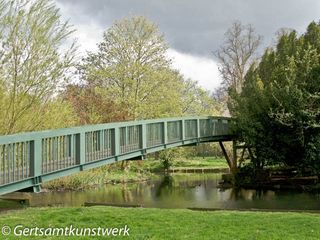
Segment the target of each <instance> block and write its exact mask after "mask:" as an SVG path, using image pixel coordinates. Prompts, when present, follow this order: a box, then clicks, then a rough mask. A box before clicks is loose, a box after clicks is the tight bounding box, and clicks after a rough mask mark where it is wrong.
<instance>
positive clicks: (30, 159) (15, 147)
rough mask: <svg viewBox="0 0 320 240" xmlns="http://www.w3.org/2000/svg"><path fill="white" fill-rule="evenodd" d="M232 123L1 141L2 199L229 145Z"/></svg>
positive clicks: (97, 128)
mask: <svg viewBox="0 0 320 240" xmlns="http://www.w3.org/2000/svg"><path fill="white" fill-rule="evenodd" d="M229 121H231V119H230V118H226V117H214V116H200V117H198V116H186V117H178V118H177V117H175V118H160V119H151V120H139V121H127V122H117V123H106V124H96V125H84V126H78V127H71V128H63V129H53V130H46V131H38V132H25V133H18V134H13V135H5V136H0V195H1V194H3V193H6V192H10V191H16V190H18V189H23V188H26V187H30V186H39V184H40V183H41V182H43V181H48V180H51V179H54V178H57V177H61V176H65V175H69V174H71V173H75V172H78V171H82V170H85V169H89V168H93V167H97V166H102V165H104V164H109V163H112V162H115V161H121V160H125V159H131V158H135V157H139V156H145V155H146V154H148V153H151V152H155V151H159V150H162V149H165V148H168V147H176V146H183V145H190V144H197V143H199V142H202V141H213V140H217V139H226V138H228V136H231V133H230V131H229Z"/></svg>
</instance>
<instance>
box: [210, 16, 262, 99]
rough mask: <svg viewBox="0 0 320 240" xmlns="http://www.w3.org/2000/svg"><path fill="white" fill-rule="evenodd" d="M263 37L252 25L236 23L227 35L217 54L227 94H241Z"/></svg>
mask: <svg viewBox="0 0 320 240" xmlns="http://www.w3.org/2000/svg"><path fill="white" fill-rule="evenodd" d="M260 42H261V36H259V35H257V34H256V32H255V30H254V28H253V27H252V26H251V25H246V26H245V25H242V24H241V23H240V22H234V23H233V24H232V26H231V28H229V29H228V30H227V32H226V33H225V41H224V43H223V45H222V46H221V47H220V49H219V50H218V51H217V52H216V54H215V55H216V57H217V59H218V61H219V71H220V74H221V76H222V79H223V82H222V84H223V89H224V91H225V92H226V93H228V92H229V91H234V92H235V93H237V94H240V93H241V91H242V87H243V83H244V77H245V75H246V73H247V71H248V69H249V67H250V65H251V64H252V62H253V61H254V60H255V53H256V51H257V49H258V47H259V45H260Z"/></svg>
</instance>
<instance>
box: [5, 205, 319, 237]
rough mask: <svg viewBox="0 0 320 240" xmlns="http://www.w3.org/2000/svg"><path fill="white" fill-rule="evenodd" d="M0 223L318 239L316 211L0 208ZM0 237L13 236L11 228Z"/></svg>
mask: <svg viewBox="0 0 320 240" xmlns="http://www.w3.org/2000/svg"><path fill="white" fill-rule="evenodd" d="M0 216H1V218H0V227H1V228H2V227H3V226H5V225H7V226H10V227H11V228H12V229H13V227H14V226H16V225H18V224H23V225H24V226H29V227H39V228H48V227H64V228H65V227H67V226H70V225H73V227H79V228H80V227H83V228H90V227H91V228H92V227H101V228H107V227H109V228H110V227H124V226H125V225H127V226H128V227H129V228H130V230H129V237H121V236H120V237H119V236H118V237H102V236H100V237H91V238H90V237H83V238H79V237H65V238H63V237H47V238H43V237H21V238H19V239H108V238H116V239H219V240H221V239H245V240H248V239H259V240H260V239H281V240H284V239H297V240H302V239H304V240H305V239H319V238H320V227H319V226H320V215H318V214H310V213H285V212H281V213H272V212H236V211H217V212H198V211H191V210H185V209H172V210H171V209H140V208H113V207H90V208H28V209H25V210H19V211H11V212H8V213H2V214H0ZM0 234H1V233H0ZM0 239H17V238H16V237H15V236H13V234H10V235H9V236H8V237H4V236H0Z"/></svg>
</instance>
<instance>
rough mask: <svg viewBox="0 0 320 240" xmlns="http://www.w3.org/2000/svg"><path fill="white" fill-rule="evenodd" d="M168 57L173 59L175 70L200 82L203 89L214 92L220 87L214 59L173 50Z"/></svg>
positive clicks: (169, 51) (170, 50)
mask: <svg viewBox="0 0 320 240" xmlns="http://www.w3.org/2000/svg"><path fill="white" fill-rule="evenodd" d="M168 56H169V57H170V58H171V59H172V61H173V67H174V68H175V69H177V70H179V71H180V73H182V74H183V75H184V76H185V77H186V78H191V79H193V80H196V81H198V83H199V85H200V86H202V87H203V88H205V89H207V90H210V91H213V90H214V89H215V88H217V87H218V86H219V85H220V83H221V77H220V75H219V71H218V65H217V63H216V62H215V61H214V60H213V59H210V58H207V57H199V56H194V55H191V54H187V53H182V52H178V51H177V50H174V49H172V48H171V49H169V50H168Z"/></svg>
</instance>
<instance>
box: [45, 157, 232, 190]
mask: <svg viewBox="0 0 320 240" xmlns="http://www.w3.org/2000/svg"><path fill="white" fill-rule="evenodd" d="M227 167H228V165H227V163H226V161H225V160H224V159H220V158H213V157H205V158H200V157H195V158H192V159H185V158H179V159H175V160H173V165H172V168H179V169H181V168H227ZM161 170H162V165H161V162H160V160H154V159H148V160H144V161H130V162H129V164H128V166H127V167H126V169H125V170H121V162H120V163H116V164H110V165H106V166H103V167H100V168H96V169H91V170H88V171H84V172H80V173H77V174H74V175H71V176H67V177H63V178H59V179H56V180H53V181H50V182H47V183H44V184H43V187H44V188H47V189H54V190H58V189H65V190H81V189H85V188H90V187H93V186H97V185H102V184H106V183H125V182H137V181H144V180H147V179H150V178H151V177H152V176H153V174H154V173H156V172H159V171H161Z"/></svg>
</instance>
